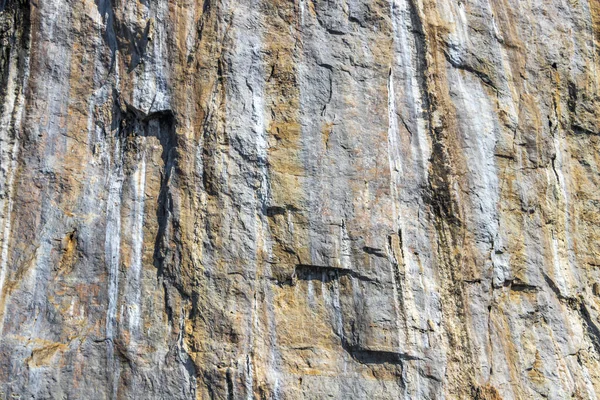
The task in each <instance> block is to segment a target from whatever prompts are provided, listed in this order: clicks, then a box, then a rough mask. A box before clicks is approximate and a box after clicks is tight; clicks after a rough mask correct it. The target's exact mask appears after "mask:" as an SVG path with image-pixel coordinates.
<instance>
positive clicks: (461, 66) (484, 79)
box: [444, 51, 498, 91]
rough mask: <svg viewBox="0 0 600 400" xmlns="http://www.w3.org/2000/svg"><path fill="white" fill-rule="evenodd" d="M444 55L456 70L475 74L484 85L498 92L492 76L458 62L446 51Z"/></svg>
mask: <svg viewBox="0 0 600 400" xmlns="http://www.w3.org/2000/svg"><path fill="white" fill-rule="evenodd" d="M444 55H445V57H446V61H448V62H449V63H450V65H452V66H453V67H454V68H456V69H459V70H462V71H465V72H468V73H470V74H473V75H475V76H476V77H477V78H479V79H480V80H481V81H482V82H483V83H484V84H486V85H488V86H490V87H491V88H492V89H494V90H496V91H497V90H498V88H497V87H496V85H495V84H494V82H493V81H492V79H491V78H490V76H489V75H488V74H486V73H485V72H483V71H479V70H478V69H476V68H474V67H473V66H471V65H469V64H465V63H460V62H457V61H456V60H454V59H453V58H452V57H450V54H448V52H447V51H444Z"/></svg>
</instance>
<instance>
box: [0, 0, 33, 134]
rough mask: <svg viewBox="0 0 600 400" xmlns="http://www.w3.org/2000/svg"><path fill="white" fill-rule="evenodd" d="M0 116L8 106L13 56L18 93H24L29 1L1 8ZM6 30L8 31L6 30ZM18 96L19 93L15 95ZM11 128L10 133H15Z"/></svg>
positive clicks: (29, 38)
mask: <svg viewBox="0 0 600 400" xmlns="http://www.w3.org/2000/svg"><path fill="white" fill-rule="evenodd" d="M0 12H1V13H2V14H0V115H2V114H4V112H5V110H4V107H5V106H6V103H7V102H6V101H4V99H5V98H6V95H7V93H6V89H7V88H8V86H9V85H8V78H9V71H10V68H9V65H10V63H11V56H16V57H17V68H16V70H17V71H18V73H17V77H16V80H17V82H19V84H17V85H15V90H16V91H21V92H24V91H25V88H24V87H23V83H24V80H25V73H26V72H25V71H26V69H27V68H26V65H27V62H28V61H27V60H28V58H29V53H30V47H31V5H30V2H29V1H28V0H16V1H8V2H4V3H3V5H2V7H1V8H0ZM5 28H6V29H5ZM11 53H12V55H11ZM15 95H18V93H15ZM14 128H15V127H14V126H12V127H10V128H9V129H10V133H11V134H14V133H15V129H14Z"/></svg>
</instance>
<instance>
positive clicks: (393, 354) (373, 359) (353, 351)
mask: <svg viewBox="0 0 600 400" xmlns="http://www.w3.org/2000/svg"><path fill="white" fill-rule="evenodd" d="M342 348H343V349H344V350H345V351H346V352H347V353H348V354H350V356H351V357H352V358H353V359H354V360H355V361H357V362H358V363H360V364H393V365H402V363H403V362H404V361H421V360H423V359H422V358H420V357H416V356H413V355H410V354H407V353H402V352H397V351H390V350H370V349H364V348H361V347H360V346H357V345H353V344H351V343H349V342H348V341H347V340H346V339H342Z"/></svg>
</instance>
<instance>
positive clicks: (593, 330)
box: [579, 301, 600, 355]
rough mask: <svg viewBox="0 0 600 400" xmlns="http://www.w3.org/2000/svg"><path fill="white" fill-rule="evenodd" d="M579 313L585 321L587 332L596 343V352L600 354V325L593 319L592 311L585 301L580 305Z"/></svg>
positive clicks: (593, 342)
mask: <svg viewBox="0 0 600 400" xmlns="http://www.w3.org/2000/svg"><path fill="white" fill-rule="evenodd" d="M579 313H580V314H581V317H582V318H583V320H584V322H585V325H586V328H587V333H588V336H589V337H590V340H591V341H592V344H593V345H594V349H596V353H598V354H599V355H600V328H598V325H596V324H595V323H594V321H593V320H592V317H591V315H590V312H589V310H588V309H587V306H586V305H585V303H584V302H583V301H582V302H581V304H580V306H579Z"/></svg>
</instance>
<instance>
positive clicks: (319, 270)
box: [284, 264, 378, 285]
mask: <svg viewBox="0 0 600 400" xmlns="http://www.w3.org/2000/svg"><path fill="white" fill-rule="evenodd" d="M344 276H348V277H350V278H354V279H358V280H359V281H363V282H371V283H377V282H378V281H377V280H376V279H375V278H370V277H368V276H365V275H361V274H359V273H358V272H356V271H353V270H350V269H345V268H335V267H328V266H323V265H311V264H298V265H296V269H295V270H294V275H293V276H292V278H291V279H290V280H288V281H287V282H284V283H285V284H288V285H293V284H294V282H295V280H302V281H313V280H316V281H321V282H323V283H328V282H331V281H336V280H339V279H340V278H341V277H344Z"/></svg>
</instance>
